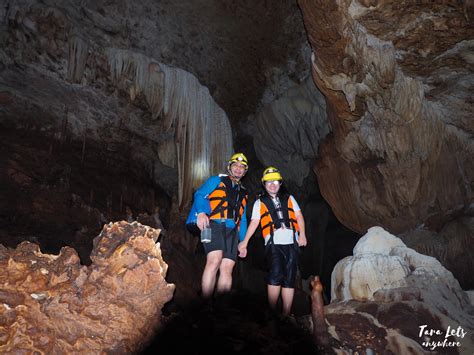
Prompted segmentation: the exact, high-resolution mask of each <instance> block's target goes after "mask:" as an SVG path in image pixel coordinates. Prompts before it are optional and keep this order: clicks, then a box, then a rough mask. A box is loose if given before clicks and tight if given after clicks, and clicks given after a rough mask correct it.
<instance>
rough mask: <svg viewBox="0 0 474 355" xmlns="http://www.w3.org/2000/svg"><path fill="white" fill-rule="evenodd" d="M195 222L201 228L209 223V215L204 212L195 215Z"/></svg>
mask: <svg viewBox="0 0 474 355" xmlns="http://www.w3.org/2000/svg"><path fill="white" fill-rule="evenodd" d="M196 224H197V226H198V228H199V229H200V230H203V229H204V228H206V227H207V226H208V225H209V217H208V216H207V214H205V213H204V212H201V213H199V214H198V215H197V220H196Z"/></svg>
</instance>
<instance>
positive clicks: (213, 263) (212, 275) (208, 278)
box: [201, 250, 222, 298]
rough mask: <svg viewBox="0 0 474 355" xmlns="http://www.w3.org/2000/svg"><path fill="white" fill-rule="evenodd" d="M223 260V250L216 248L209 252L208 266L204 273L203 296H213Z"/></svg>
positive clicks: (202, 282)
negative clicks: (218, 271)
mask: <svg viewBox="0 0 474 355" xmlns="http://www.w3.org/2000/svg"><path fill="white" fill-rule="evenodd" d="M221 262H222V250H214V251H211V252H210V253H209V254H207V257H206V266H205V267H204V272H203V273H202V281H201V288H202V297H204V298H211V297H212V294H213V293H214V286H215V285H216V274H217V270H219V266H220V265H221Z"/></svg>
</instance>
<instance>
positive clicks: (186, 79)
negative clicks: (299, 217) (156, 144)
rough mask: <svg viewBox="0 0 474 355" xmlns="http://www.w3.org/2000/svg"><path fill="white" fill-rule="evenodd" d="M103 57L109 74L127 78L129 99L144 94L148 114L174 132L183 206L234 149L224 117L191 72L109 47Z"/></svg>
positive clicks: (223, 113) (226, 119)
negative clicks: (130, 83)
mask: <svg viewBox="0 0 474 355" xmlns="http://www.w3.org/2000/svg"><path fill="white" fill-rule="evenodd" d="M107 56H108V60H109V65H110V70H111V74H112V78H113V79H114V80H116V81H118V80H121V79H123V78H124V77H126V78H128V79H131V80H132V82H133V84H132V85H131V87H130V89H129V92H130V98H131V99H132V100H133V99H134V98H135V97H136V96H137V95H138V94H139V93H142V94H143V95H144V96H145V98H146V100H147V103H148V105H149V107H150V111H151V113H152V117H153V118H155V119H156V118H161V119H162V120H163V121H162V123H163V128H164V129H165V130H170V129H172V130H173V132H174V137H175V145H176V160H177V163H178V176H179V182H178V191H179V196H178V200H179V204H180V205H181V206H184V205H186V204H187V203H188V202H189V201H191V198H192V191H193V189H194V188H196V187H198V186H199V185H200V184H201V183H202V182H203V180H204V179H205V178H206V177H208V176H209V175H211V174H215V173H217V172H219V171H220V170H221V169H222V167H223V166H224V164H225V161H226V160H227V159H228V158H229V156H230V154H231V153H232V131H231V127H230V123H229V120H228V118H227V115H226V114H225V112H224V111H223V110H222V109H221V108H220V107H219V106H218V105H217V104H216V102H215V101H214V99H213V98H212V96H211V95H210V93H209V90H208V89H207V88H206V87H204V86H202V85H201V84H200V83H199V81H198V80H197V78H196V77H195V76H194V75H192V74H191V73H188V72H186V71H184V70H182V69H179V68H174V67H171V66H168V65H165V64H163V63H159V62H156V61H154V60H153V59H151V58H149V57H147V56H145V55H143V54H140V53H136V52H131V51H128V50H121V49H115V48H111V49H108V51H107ZM168 151H170V150H168Z"/></svg>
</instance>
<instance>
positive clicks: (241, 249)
mask: <svg viewBox="0 0 474 355" xmlns="http://www.w3.org/2000/svg"><path fill="white" fill-rule="evenodd" d="M237 249H238V250H239V257H241V258H245V257H246V256H247V243H245V242H241V243H239V246H238V247H237Z"/></svg>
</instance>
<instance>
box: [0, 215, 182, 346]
mask: <svg viewBox="0 0 474 355" xmlns="http://www.w3.org/2000/svg"><path fill="white" fill-rule="evenodd" d="M158 237H159V232H158V231H156V230H154V229H152V228H150V227H146V226H143V225H141V224H139V223H137V222H134V223H132V224H129V223H127V222H117V223H110V224H108V225H106V226H104V228H103V230H102V232H101V234H100V235H99V236H98V237H96V238H95V240H94V250H93V252H92V256H91V258H92V260H93V263H92V265H90V266H89V267H85V266H81V265H80V263H79V257H78V256H77V254H76V252H75V251H74V250H73V249H71V248H67V247H65V248H63V249H62V250H61V252H60V254H59V255H47V254H42V253H41V252H40V251H39V248H38V246H37V245H34V244H31V243H28V242H25V243H22V244H21V245H19V246H18V248H17V249H16V250H13V249H6V248H0V268H1V269H2V270H4V271H3V272H2V273H1V275H0V285H1V288H2V291H1V292H0V301H1V303H2V305H1V306H0V330H1V331H0V352H2V353H16V352H21V351H27V352H35V351H38V352H41V353H102V352H121V353H123V352H127V353H130V352H136V351H138V350H140V349H141V348H142V347H143V346H144V345H145V344H146V342H147V341H148V340H150V338H151V337H152V336H153V334H154V332H155V331H156V330H157V328H158V327H159V326H160V324H161V317H160V316H161V308H162V307H163V305H164V304H165V303H166V302H168V301H169V300H171V298H172V296H173V291H174V285H173V284H168V283H167V282H166V280H165V276H166V271H167V265H166V264H165V263H164V261H163V259H162V257H161V251H160V248H159V245H157V244H155V242H156V240H157V239H158Z"/></svg>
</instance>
